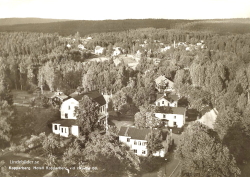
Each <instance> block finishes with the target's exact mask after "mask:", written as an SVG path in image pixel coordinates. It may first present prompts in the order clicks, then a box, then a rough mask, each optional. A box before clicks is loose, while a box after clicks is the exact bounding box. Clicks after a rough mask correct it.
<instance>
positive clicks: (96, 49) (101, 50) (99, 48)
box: [95, 46, 104, 55]
mask: <svg viewBox="0 0 250 177" xmlns="http://www.w3.org/2000/svg"><path fill="white" fill-rule="evenodd" d="M103 50H104V48H103V47H101V46H96V47H95V54H96V55H100V54H102V53H103Z"/></svg>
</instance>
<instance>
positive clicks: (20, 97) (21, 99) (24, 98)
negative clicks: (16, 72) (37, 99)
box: [11, 90, 34, 105]
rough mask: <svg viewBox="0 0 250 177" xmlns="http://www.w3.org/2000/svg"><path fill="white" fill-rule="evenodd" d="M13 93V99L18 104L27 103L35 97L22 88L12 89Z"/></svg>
mask: <svg viewBox="0 0 250 177" xmlns="http://www.w3.org/2000/svg"><path fill="white" fill-rule="evenodd" d="M11 93H12V94H13V101H14V103H17V104H27V105H29V102H30V100H31V99H32V98H34V95H33V94H30V93H28V92H27V91H22V90H12V91H11Z"/></svg>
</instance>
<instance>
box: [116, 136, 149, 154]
mask: <svg viewBox="0 0 250 177" xmlns="http://www.w3.org/2000/svg"><path fill="white" fill-rule="evenodd" d="M119 141H120V142H122V143H124V144H126V145H127V146H128V147H129V148H130V150H132V151H133V152H134V153H135V154H136V155H138V156H147V155H148V150H147V141H146V140H137V139H131V137H128V136H119Z"/></svg>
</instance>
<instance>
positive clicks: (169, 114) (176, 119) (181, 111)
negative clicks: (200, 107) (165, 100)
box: [154, 106, 186, 128]
mask: <svg viewBox="0 0 250 177" xmlns="http://www.w3.org/2000/svg"><path fill="white" fill-rule="evenodd" d="M154 115H155V117H157V118H159V119H161V120H162V121H164V122H165V125H166V126H168V127H177V128H182V127H183V126H184V124H185V122H186V120H185V119H186V108H183V107H168V106H157V107H156V109H155V114H154Z"/></svg>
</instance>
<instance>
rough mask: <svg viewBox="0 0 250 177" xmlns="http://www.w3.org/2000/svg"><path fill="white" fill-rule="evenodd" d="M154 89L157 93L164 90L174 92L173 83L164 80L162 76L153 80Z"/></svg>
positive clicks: (166, 79)
mask: <svg viewBox="0 0 250 177" xmlns="http://www.w3.org/2000/svg"><path fill="white" fill-rule="evenodd" d="M155 84H156V89H157V90H158V91H159V92H162V91H164V90H169V91H172V90H174V82H173V81H171V80H169V79H168V78H166V77H165V76H164V75H161V76H159V77H157V78H156V79H155Z"/></svg>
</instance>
